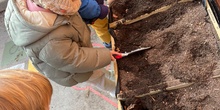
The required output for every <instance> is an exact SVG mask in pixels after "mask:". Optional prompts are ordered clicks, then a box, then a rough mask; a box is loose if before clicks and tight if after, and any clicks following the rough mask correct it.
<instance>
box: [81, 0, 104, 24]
mask: <svg viewBox="0 0 220 110" xmlns="http://www.w3.org/2000/svg"><path fill="white" fill-rule="evenodd" d="M81 2H82V4H81V6H80V9H79V14H80V15H81V17H82V18H83V19H84V20H91V19H94V18H98V17H99V15H100V13H101V8H100V6H99V4H98V3H97V2H96V0H81Z"/></svg>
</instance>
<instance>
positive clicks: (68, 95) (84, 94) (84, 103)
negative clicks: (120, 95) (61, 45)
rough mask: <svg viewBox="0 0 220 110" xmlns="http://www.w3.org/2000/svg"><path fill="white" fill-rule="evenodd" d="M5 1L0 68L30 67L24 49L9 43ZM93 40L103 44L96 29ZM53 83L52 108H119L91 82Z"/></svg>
mask: <svg viewBox="0 0 220 110" xmlns="http://www.w3.org/2000/svg"><path fill="white" fill-rule="evenodd" d="M4 3H5V1H4V0H0V7H1V8H0V9H1V10H0V62H1V65H0V69H10V68H21V69H28V58H27V57H25V55H24V54H23V53H22V50H19V48H18V47H16V46H14V45H8V42H10V39H9V37H8V35H7V32H6V30H5V27H4V22H3V18H4V11H2V10H4V7H5V6H6V5H4ZM92 42H93V45H94V46H96V47H101V46H103V45H102V43H101V42H100V41H99V39H98V38H97V37H96V34H95V33H94V31H92ZM7 50H8V51H9V53H7V52H8V51H7ZM10 52H12V53H10ZM107 69H108V70H109V71H112V70H113V65H109V66H107ZM112 76H113V75H112V74H111V75H109V77H112ZM51 83H52V86H53V96H52V101H51V105H50V108H51V110H117V100H116V99H115V98H112V97H111V96H110V95H109V94H108V93H106V92H104V91H101V90H98V89H96V88H95V87H93V86H91V85H89V84H86V83H82V84H78V85H76V86H73V87H63V86H60V85H58V84H56V83H54V82H53V81H51Z"/></svg>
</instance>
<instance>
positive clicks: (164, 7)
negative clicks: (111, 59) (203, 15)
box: [109, 0, 193, 28]
mask: <svg viewBox="0 0 220 110" xmlns="http://www.w3.org/2000/svg"><path fill="white" fill-rule="evenodd" d="M191 1H193V0H180V1H178V2H175V3H173V4H170V5H167V6H163V7H161V8H159V9H156V10H154V11H153V12H151V13H146V14H144V15H141V16H139V17H137V18H135V19H132V20H126V19H125V18H122V19H120V20H118V21H115V22H112V23H110V24H109V28H116V27H117V26H118V25H121V24H124V25H128V24H132V23H135V22H137V21H140V20H142V19H145V18H148V17H150V16H152V15H154V14H157V13H160V12H164V11H166V10H168V9H170V8H171V7H173V6H174V5H175V4H177V3H185V2H191Z"/></svg>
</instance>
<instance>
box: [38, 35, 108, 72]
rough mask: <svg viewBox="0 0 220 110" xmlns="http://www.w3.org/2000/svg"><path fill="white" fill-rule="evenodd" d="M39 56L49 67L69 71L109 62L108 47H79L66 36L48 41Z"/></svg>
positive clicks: (100, 66)
mask: <svg viewBox="0 0 220 110" xmlns="http://www.w3.org/2000/svg"><path fill="white" fill-rule="evenodd" d="M39 58H40V59H41V60H42V61H44V62H45V63H47V64H48V65H50V66H51V67H54V68H56V69H58V70H61V71H65V72H70V73H84V72H89V71H93V70H96V69H99V68H102V67H105V66H107V65H108V64H110V63H111V56H110V51H109V50H108V49H106V48H89V47H79V46H78V44H77V43H76V42H73V41H72V40H71V39H68V38H66V39H60V40H57V39H56V40H51V41H49V42H48V43H47V44H46V46H45V47H44V48H43V49H42V50H41V52H40V54H39Z"/></svg>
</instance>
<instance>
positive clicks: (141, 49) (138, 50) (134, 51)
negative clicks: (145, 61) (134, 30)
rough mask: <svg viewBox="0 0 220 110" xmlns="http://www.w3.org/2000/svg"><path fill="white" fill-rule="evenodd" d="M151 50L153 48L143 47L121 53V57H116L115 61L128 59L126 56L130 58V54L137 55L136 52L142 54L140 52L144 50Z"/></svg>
mask: <svg viewBox="0 0 220 110" xmlns="http://www.w3.org/2000/svg"><path fill="white" fill-rule="evenodd" d="M150 48H151V47H141V48H138V49H135V50H132V51H130V52H125V53H121V55H114V57H115V59H121V58H123V57H126V56H128V55H130V54H133V53H136V52H140V51H143V50H148V49H150Z"/></svg>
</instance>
